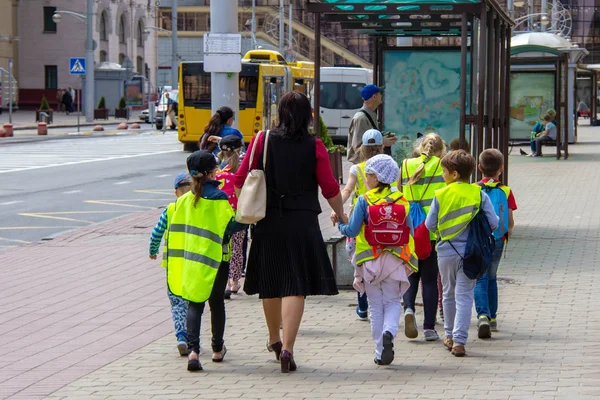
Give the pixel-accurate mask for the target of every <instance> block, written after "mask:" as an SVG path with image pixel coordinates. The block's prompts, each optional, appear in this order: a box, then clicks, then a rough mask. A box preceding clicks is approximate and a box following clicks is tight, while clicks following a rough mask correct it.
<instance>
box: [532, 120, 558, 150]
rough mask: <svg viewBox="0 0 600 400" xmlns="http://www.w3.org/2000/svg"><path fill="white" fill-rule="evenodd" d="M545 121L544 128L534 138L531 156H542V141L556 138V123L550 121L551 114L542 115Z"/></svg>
mask: <svg viewBox="0 0 600 400" xmlns="http://www.w3.org/2000/svg"><path fill="white" fill-rule="evenodd" d="M544 121H545V122H546V129H545V130H544V131H543V132H541V133H538V134H537V135H536V138H535V153H532V154H531V156H532V157H542V143H543V142H547V141H550V140H556V125H555V124H554V122H552V116H551V115H549V114H546V115H545V116H544Z"/></svg>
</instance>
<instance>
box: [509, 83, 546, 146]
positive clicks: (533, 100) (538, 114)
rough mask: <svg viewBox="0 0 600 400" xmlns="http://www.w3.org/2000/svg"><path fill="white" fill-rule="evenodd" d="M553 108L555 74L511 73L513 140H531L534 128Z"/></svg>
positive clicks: (511, 132)
mask: <svg viewBox="0 0 600 400" xmlns="http://www.w3.org/2000/svg"><path fill="white" fill-rule="evenodd" d="M551 108H555V106H554V73H553V72H511V74H510V139H511V140H529V137H530V135H531V131H532V129H533V126H534V125H535V124H536V123H537V122H538V121H541V120H542V119H543V118H544V114H545V113H546V111H548V110H549V109H551Z"/></svg>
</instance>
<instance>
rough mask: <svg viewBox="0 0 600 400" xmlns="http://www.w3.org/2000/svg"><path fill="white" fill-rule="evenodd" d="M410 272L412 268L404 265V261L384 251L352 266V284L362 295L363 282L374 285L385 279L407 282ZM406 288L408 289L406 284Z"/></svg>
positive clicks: (363, 289)
mask: <svg viewBox="0 0 600 400" xmlns="http://www.w3.org/2000/svg"><path fill="white" fill-rule="evenodd" d="M412 273H413V270H412V268H410V267H409V266H408V265H406V264H405V263H404V261H402V260H401V259H400V258H398V257H396V256H395V255H393V254H392V253H390V252H388V251H385V252H383V254H382V255H381V256H380V257H377V258H376V259H374V260H371V261H367V262H365V263H363V264H362V265H361V266H360V267H358V266H355V267H354V284H353V286H354V289H356V290H357V291H358V292H360V293H361V295H362V294H363V293H364V292H365V284H364V282H369V283H371V284H373V285H376V284H378V283H381V282H383V281H384V280H386V279H392V280H395V281H399V282H400V283H401V284H402V283H403V282H408V276H409V275H410V274H412ZM402 286H405V285H402ZM406 289H408V286H407V287H406Z"/></svg>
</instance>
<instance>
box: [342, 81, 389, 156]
mask: <svg viewBox="0 0 600 400" xmlns="http://www.w3.org/2000/svg"><path fill="white" fill-rule="evenodd" d="M360 96H361V97H362V99H363V107H362V108H361V109H360V110H359V111H358V112H357V113H356V114H354V117H353V118H352V121H351V122H350V128H349V132H348V146H347V147H348V161H350V162H351V163H352V164H358V163H360V162H361V159H360V146H361V145H362V137H363V134H364V133H365V132H366V131H368V130H369V129H377V130H379V128H378V127H377V114H376V113H375V112H376V110H377V108H378V107H379V106H380V105H381V104H382V103H383V88H380V87H379V86H377V85H372V84H371V85H367V86H365V87H364V88H362V90H361V91H360ZM397 140H398V139H397V138H396V137H395V136H393V135H392V136H385V137H384V139H383V146H384V151H385V153H387V154H389V153H390V147H391V146H392V145H393V144H394V143H396V141H397Z"/></svg>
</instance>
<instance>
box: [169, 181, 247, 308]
mask: <svg viewBox="0 0 600 400" xmlns="http://www.w3.org/2000/svg"><path fill="white" fill-rule="evenodd" d="M234 216H235V214H234V212H233V209H232V208H231V205H230V204H229V201H228V200H207V199H200V200H199V201H198V203H197V204H196V206H195V207H194V194H193V193H192V192H191V191H190V192H188V193H186V194H185V195H183V196H181V197H180V198H179V199H178V200H177V204H176V209H175V212H174V214H173V220H172V221H171V223H170V225H169V250H168V263H167V283H168V286H169V290H170V291H171V293H173V294H174V295H176V296H179V297H181V298H183V299H185V300H189V301H193V302H195V303H201V302H204V301H206V300H208V298H209V296H210V293H211V291H212V287H213V285H214V282H215V278H216V276H217V270H218V269H219V265H220V264H221V261H222V260H223V238H224V236H225V229H226V228H227V225H228V224H229V222H230V221H232V220H233V218H234Z"/></svg>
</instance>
